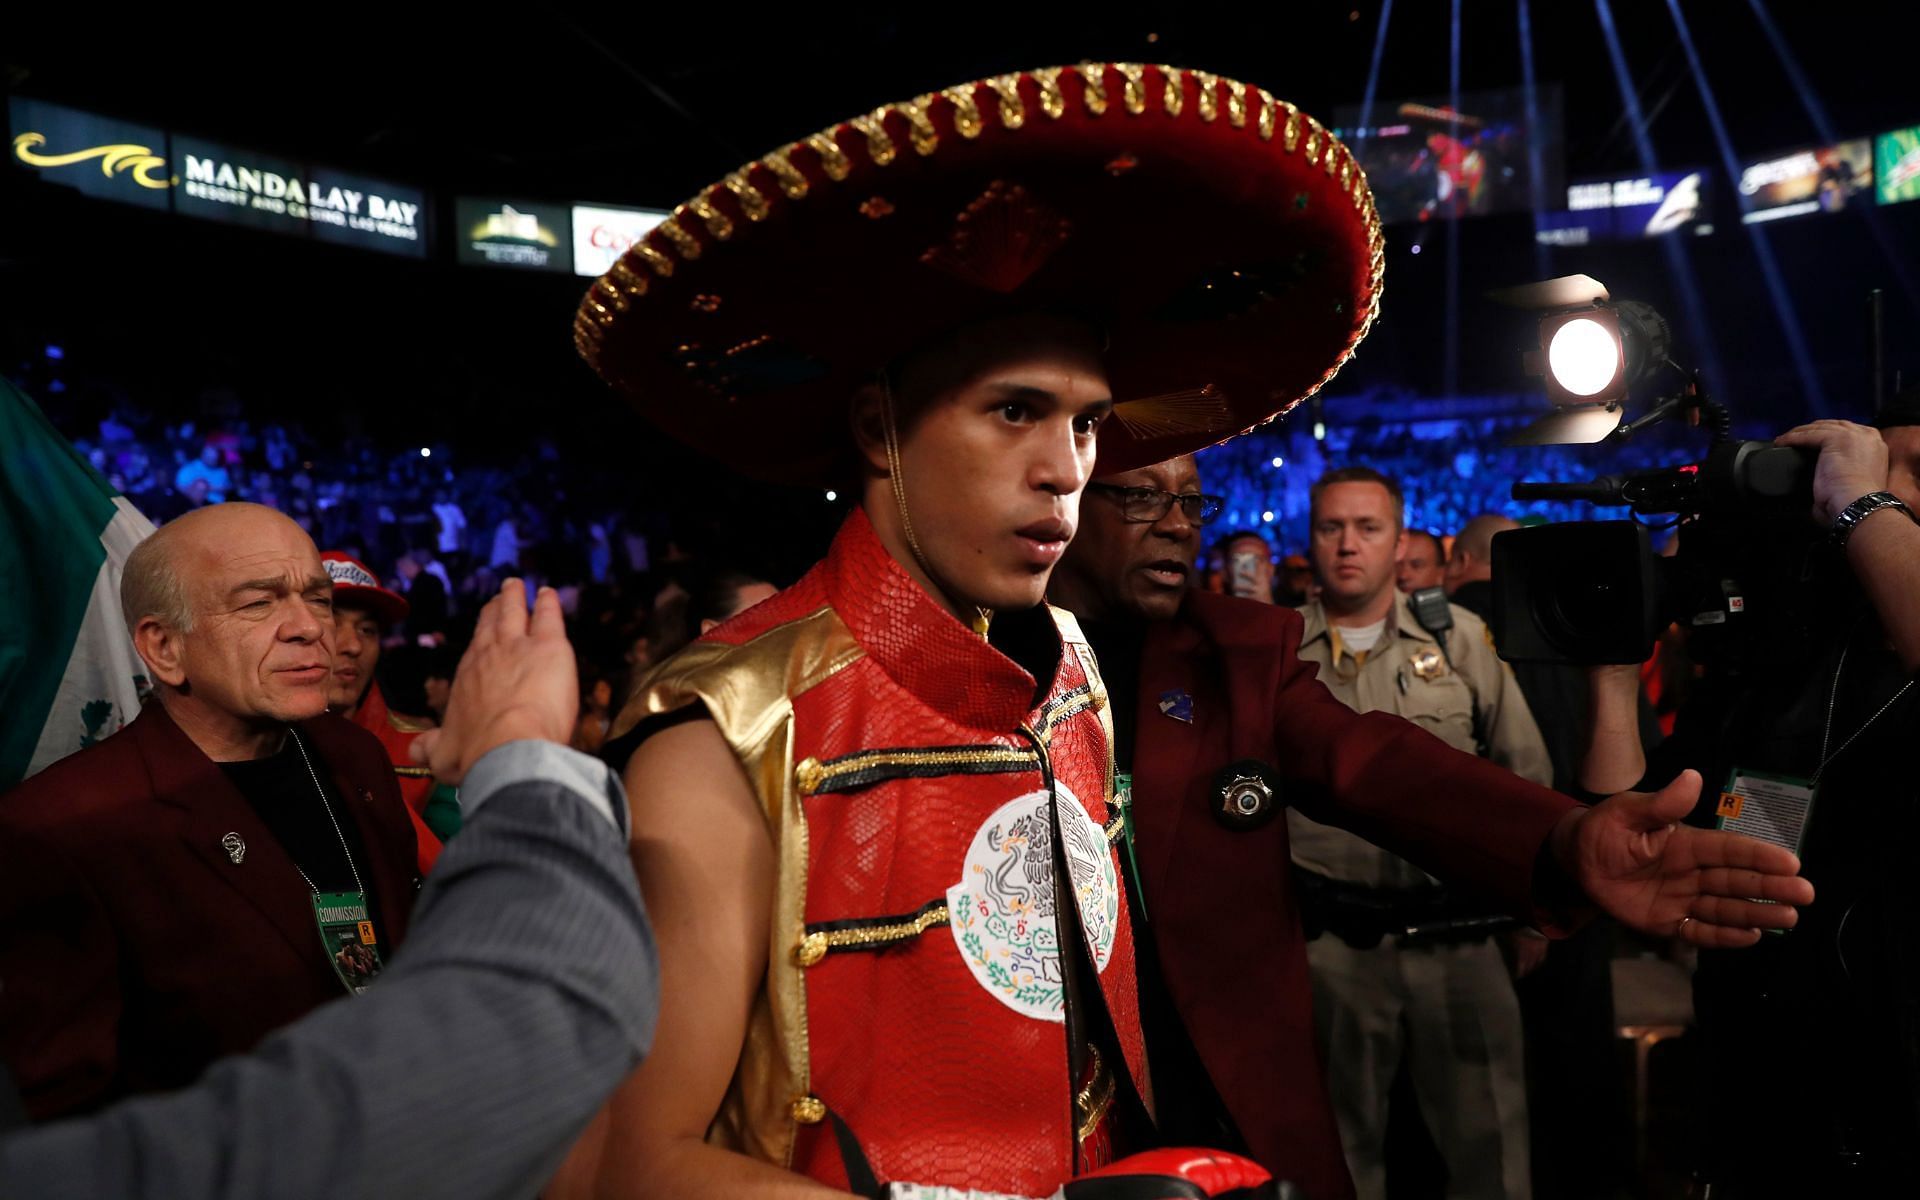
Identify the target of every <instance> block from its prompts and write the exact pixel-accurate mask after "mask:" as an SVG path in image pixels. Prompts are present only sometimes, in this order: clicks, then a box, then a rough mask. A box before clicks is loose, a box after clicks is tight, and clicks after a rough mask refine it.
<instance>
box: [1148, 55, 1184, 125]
mask: <svg viewBox="0 0 1920 1200" xmlns="http://www.w3.org/2000/svg"><path fill="white" fill-rule="evenodd" d="M1154 70H1156V71H1159V72H1160V103H1161V105H1162V106H1164V107H1165V108H1166V110H1167V115H1168V116H1170V117H1177V116H1179V115H1180V109H1181V108H1182V107H1183V106H1184V105H1185V104H1186V101H1187V90H1186V89H1185V88H1183V87H1181V86H1180V68H1178V67H1167V66H1156V67H1155V68H1154Z"/></svg>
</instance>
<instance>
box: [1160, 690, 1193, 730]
mask: <svg viewBox="0 0 1920 1200" xmlns="http://www.w3.org/2000/svg"><path fill="white" fill-rule="evenodd" d="M1160 711H1161V712H1163V713H1165V714H1166V715H1167V716H1169V717H1172V718H1173V719H1174V720H1176V721H1184V722H1186V723H1187V724H1189V725H1191V724H1193V697H1192V696H1190V695H1188V694H1187V693H1186V692H1183V691H1181V690H1180V689H1178V688H1175V689H1174V690H1173V691H1171V692H1162V693H1160Z"/></svg>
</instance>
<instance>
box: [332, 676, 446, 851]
mask: <svg viewBox="0 0 1920 1200" xmlns="http://www.w3.org/2000/svg"><path fill="white" fill-rule="evenodd" d="M353 723H354V724H355V725H358V726H359V727H360V728H362V729H364V730H366V731H367V732H368V733H371V734H372V735H373V736H375V737H377V738H379V739H380V744H381V745H382V746H383V747H385V748H386V751H387V761H389V762H391V763H392V764H393V773H394V775H395V776H396V777H398V779H399V782H400V798H401V799H402V800H404V801H406V803H407V816H408V817H409V818H411V819H412V821H413V840H414V846H415V850H416V852H417V858H416V862H415V865H416V866H418V867H419V868H420V873H421V874H422V875H425V874H426V873H427V872H428V871H431V870H433V864H434V863H436V862H438V861H439V860H440V849H441V843H440V836H439V835H438V834H436V833H434V831H433V830H432V829H430V828H428V827H427V801H428V800H429V799H430V798H432V796H433V772H432V771H429V770H427V768H425V767H422V766H419V765H417V764H416V763H415V762H414V761H413V755H412V751H411V747H412V746H413V741H414V739H415V738H417V737H419V736H420V735H421V734H422V733H425V732H426V731H427V730H429V729H432V728H433V726H431V725H422V724H418V723H416V722H413V721H408V720H405V719H403V718H400V717H396V716H394V715H393V710H392V709H389V708H388V707H387V698H386V697H385V696H383V695H381V694H380V685H379V684H378V683H374V684H370V685H368V687H367V694H366V695H365V696H364V697H362V698H361V700H360V707H359V708H356V709H354V711H353Z"/></svg>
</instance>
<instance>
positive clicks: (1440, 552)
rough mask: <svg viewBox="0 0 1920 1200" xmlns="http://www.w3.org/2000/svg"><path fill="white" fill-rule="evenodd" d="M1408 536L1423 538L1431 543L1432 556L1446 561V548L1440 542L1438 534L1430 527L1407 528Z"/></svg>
mask: <svg viewBox="0 0 1920 1200" xmlns="http://www.w3.org/2000/svg"><path fill="white" fill-rule="evenodd" d="M1407 536H1408V537H1418V538H1425V539H1427V540H1428V541H1430V542H1432V543H1433V556H1434V558H1436V559H1438V560H1439V561H1441V562H1445V561H1447V548H1446V547H1445V546H1443V545H1441V544H1440V535H1439V534H1437V533H1435V532H1433V530H1431V529H1409V530H1407Z"/></svg>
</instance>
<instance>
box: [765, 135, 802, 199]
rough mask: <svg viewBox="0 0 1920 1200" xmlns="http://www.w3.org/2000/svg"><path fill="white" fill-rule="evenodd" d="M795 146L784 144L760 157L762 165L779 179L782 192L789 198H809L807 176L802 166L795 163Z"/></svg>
mask: <svg viewBox="0 0 1920 1200" xmlns="http://www.w3.org/2000/svg"><path fill="white" fill-rule="evenodd" d="M793 150H794V147H793V146H782V147H781V148H780V149H778V150H775V151H773V152H772V153H770V154H767V155H764V156H762V157H761V159H760V165H761V166H763V167H765V168H766V169H767V170H768V171H770V172H772V174H773V177H774V179H776V180H778V181H779V184H780V191H781V194H783V195H784V196H786V198H787V199H789V200H805V199H806V198H807V177H806V176H805V175H804V174H802V173H801V171H800V168H799V167H796V166H794V165H793V157H792V155H793Z"/></svg>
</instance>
